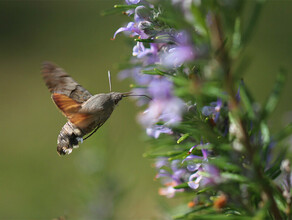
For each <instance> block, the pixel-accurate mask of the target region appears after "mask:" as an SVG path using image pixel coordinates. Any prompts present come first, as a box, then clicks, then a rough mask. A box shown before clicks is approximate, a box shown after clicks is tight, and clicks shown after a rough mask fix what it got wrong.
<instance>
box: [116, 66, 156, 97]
mask: <svg viewBox="0 0 292 220" xmlns="http://www.w3.org/2000/svg"><path fill="white" fill-rule="evenodd" d="M141 70H142V68H141V67H134V68H132V69H125V70H123V71H121V72H119V75H118V77H119V79H120V80H123V79H126V78H133V79H134V81H135V83H136V84H138V85H142V86H144V85H149V83H150V82H151V81H152V80H153V76H151V75H147V74H142V73H141ZM143 94H144V95H145V94H148V91H146V92H144V93H143Z"/></svg>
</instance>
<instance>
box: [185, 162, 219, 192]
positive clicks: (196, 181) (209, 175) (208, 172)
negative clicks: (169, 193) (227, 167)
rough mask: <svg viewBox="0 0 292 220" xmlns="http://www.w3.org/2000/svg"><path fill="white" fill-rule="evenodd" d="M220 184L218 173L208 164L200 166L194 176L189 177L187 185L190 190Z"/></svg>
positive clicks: (216, 169) (215, 168)
mask: <svg viewBox="0 0 292 220" xmlns="http://www.w3.org/2000/svg"><path fill="white" fill-rule="evenodd" d="M220 182H221V176H220V171H219V169H218V168H217V167H215V166H213V165H210V164H201V166H199V167H198V168H197V170H196V172H195V173H194V174H192V175H191V176H190V177H189V181H188V185H189V187H190V188H192V189H198V188H199V186H206V185H214V184H218V183H220Z"/></svg>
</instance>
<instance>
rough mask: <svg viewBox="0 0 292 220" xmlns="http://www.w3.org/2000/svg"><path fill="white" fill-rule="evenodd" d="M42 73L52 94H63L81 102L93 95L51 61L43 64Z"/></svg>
mask: <svg viewBox="0 0 292 220" xmlns="http://www.w3.org/2000/svg"><path fill="white" fill-rule="evenodd" d="M42 75H43V78H44V80H45V83H46V85H47V87H48V89H49V90H50V92H51V93H52V94H53V93H58V94H63V95H66V96H68V97H69V98H71V99H73V100H75V101H76V102H79V103H83V102H85V101H87V100H88V99H89V98H90V97H91V96H92V95H91V94H90V93H89V92H88V91H87V90H86V89H85V88H83V87H82V86H81V85H80V84H78V83H77V82H76V81H75V80H74V79H73V78H72V77H71V76H69V75H68V74H67V73H66V72H65V71H64V70H63V69H62V68H60V67H58V66H57V65H55V64H53V63H51V62H44V63H43V64H42Z"/></svg>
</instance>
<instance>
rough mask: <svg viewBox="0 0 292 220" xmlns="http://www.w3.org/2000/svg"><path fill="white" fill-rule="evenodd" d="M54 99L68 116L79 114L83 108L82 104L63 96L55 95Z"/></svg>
mask: <svg viewBox="0 0 292 220" xmlns="http://www.w3.org/2000/svg"><path fill="white" fill-rule="evenodd" d="M52 99H53V100H54V102H55V104H56V105H57V106H58V108H59V109H60V110H61V111H62V112H63V113H64V114H65V115H66V116H68V115H70V114H72V113H76V112H78V110H79V109H80V108H81V104H80V103H78V102H76V101H75V100H73V99H71V98H69V97H68V96H66V95H63V94H59V93H53V95H52Z"/></svg>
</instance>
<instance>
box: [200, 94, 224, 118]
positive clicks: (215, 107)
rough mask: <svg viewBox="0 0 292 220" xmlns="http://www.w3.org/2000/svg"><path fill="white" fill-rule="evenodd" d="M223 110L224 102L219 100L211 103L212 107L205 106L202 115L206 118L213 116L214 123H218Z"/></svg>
mask: <svg viewBox="0 0 292 220" xmlns="http://www.w3.org/2000/svg"><path fill="white" fill-rule="evenodd" d="M221 108H222V100H221V99H218V100H217V102H211V104H210V106H204V107H203V109H202V113H203V115H205V116H210V115H212V116H213V117H214V121H215V122H217V121H218V119H219V116H220V110H221Z"/></svg>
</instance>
